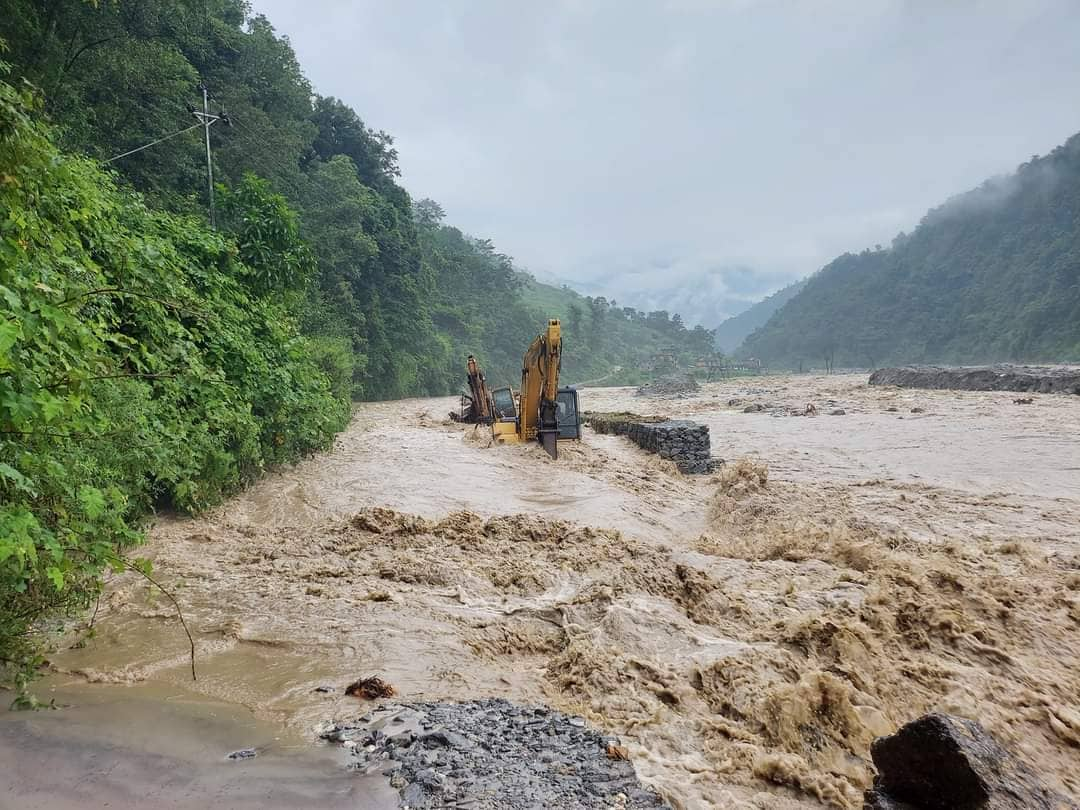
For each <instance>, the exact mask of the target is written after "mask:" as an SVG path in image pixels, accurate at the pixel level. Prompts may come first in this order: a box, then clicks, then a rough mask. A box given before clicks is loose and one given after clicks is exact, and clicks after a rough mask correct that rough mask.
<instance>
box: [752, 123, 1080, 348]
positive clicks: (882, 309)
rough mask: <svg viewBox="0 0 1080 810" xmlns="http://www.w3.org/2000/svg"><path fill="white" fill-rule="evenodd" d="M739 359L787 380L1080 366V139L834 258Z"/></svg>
mask: <svg viewBox="0 0 1080 810" xmlns="http://www.w3.org/2000/svg"><path fill="white" fill-rule="evenodd" d="M739 352H740V353H741V354H745V355H747V356H752V357H757V358H760V359H761V360H763V361H764V362H765V363H766V364H768V365H769V366H771V367H774V368H788V369H799V368H810V367H816V368H823V367H825V368H829V367H835V368H843V367H848V368H873V367H877V366H882V365H892V364H902V363H954V364H955V363H960V364H972V363H991V362H1002V361H1017V362H1051V363H1067V362H1078V361H1080V135H1074V136H1073V137H1071V138H1069V139H1068V141H1066V142H1065V143H1064V144H1063V145H1061V146H1059V147H1057V148H1056V149H1054V150H1053V151H1052V152H1050V153H1049V154H1048V155H1045V156H1043V157H1033V158H1032V159H1031V160H1029V161H1028V162H1026V163H1024V164H1022V165H1021V166H1020V167H1019V168H1018V169H1017V170H1016V172H1015V173H1014V174H1011V175H1009V176H1006V177H998V178H994V179H992V180H988V181H986V182H985V183H983V184H982V185H981V186H980V187H979V188H976V189H974V190H972V191H969V192H967V193H965V194H960V195H958V196H956V197H954V198H952V199H950V200H949V201H947V202H946V203H944V204H943V205H941V206H939V207H938V208H935V209H933V210H931V211H929V212H928V213H927V214H926V216H924V217H923V219H922V221H921V222H920V223H919V225H918V227H916V228H915V229H914V230H913V231H912V232H911V233H910V234H904V233H901V234H900V235H898V236H897V237H896V238H895V239H894V240H893V242H892V244H891V245H890V246H889V247H880V246H878V247H876V248H875V249H873V250H865V251H863V252H862V253H859V254H851V253H848V254H844V255H843V256H840V257H839V258H837V259H835V260H834V261H832V262H831V263H829V264H828V265H826V266H825V267H824V268H822V269H821V270H819V271H818V272H817V273H815V274H814V275H813V276H811V277H810V278H809V279H808V280H807V282H806V284H805V286H804V287H803V288H802V289H801V290H800V291H799V292H798V294H796V295H795V296H794V297H793V298H791V300H789V301H788V302H787V303H786V304H784V306H783V307H782V308H780V309H779V310H778V311H777V312H776V313H775V314H774V315H773V316H772V317H771V318H770V319H769V320H768V322H767V323H765V324H764V325H763V326H761V327H760V328H759V329H757V330H756V331H755V332H753V333H752V334H751V335H750V336H749V337H748V338H747V339H746V341H745V342H744V343H743V345H742V347H741V348H740V349H739Z"/></svg>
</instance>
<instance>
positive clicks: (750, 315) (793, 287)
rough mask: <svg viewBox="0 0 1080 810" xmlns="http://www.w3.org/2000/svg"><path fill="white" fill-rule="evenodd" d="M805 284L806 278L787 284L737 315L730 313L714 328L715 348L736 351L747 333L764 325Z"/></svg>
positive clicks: (728, 352) (729, 352)
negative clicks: (730, 314) (729, 315)
mask: <svg viewBox="0 0 1080 810" xmlns="http://www.w3.org/2000/svg"><path fill="white" fill-rule="evenodd" d="M805 286H806V279H802V280H800V281H796V282H794V283H793V284H788V285H787V286H786V287H784V288H783V289H780V290H777V291H776V292H774V293H773V294H772V295H770V296H767V297H766V298H763V299H762V300H761V301H758V302H757V303H756V304H753V305H752V306H750V307H749V308H748V309H746V310H744V311H742V312H740V313H739V314H738V315H732V316H731V317H730V318H728V319H727V320H725V321H723V322H721V324H720V325H719V326H717V327H716V329H715V334H716V348H717V349H719V350H720V351H722V352H723V353H724V354H731V353H732V352H734V351H736V350H737V349H738V348H739V346H740V345H742V342H743V341H744V340H745V339H746V337H747V335H749V334H750V333H751V332H753V331H754V330H755V329H759V328H760V327H762V326H764V325H765V324H766V323H767V322H768V320H769V318H771V317H772V316H773V313H775V312H776V311H777V310H778V309H780V307H782V306H784V304H786V303H787V302H788V301H790V300H791V299H792V298H794V297H795V296H796V295H797V294H798V293H799V292H801V291H802V288H803V287H805Z"/></svg>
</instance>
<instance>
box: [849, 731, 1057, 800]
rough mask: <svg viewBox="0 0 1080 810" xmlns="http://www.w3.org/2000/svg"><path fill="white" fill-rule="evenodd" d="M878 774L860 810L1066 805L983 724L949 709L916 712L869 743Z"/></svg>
mask: <svg viewBox="0 0 1080 810" xmlns="http://www.w3.org/2000/svg"><path fill="white" fill-rule="evenodd" d="M870 755H871V756H872V757H873V760H874V765H875V766H876V768H877V770H878V775H877V776H876V777H875V778H874V787H873V789H872V790H869V791H867V792H866V797H865V804H864V805H863V808H864V810H1066V808H1072V810H1076V809H1077V805H1076V804H1075V803H1073V802H1071V801H1069V800H1068V799H1066V798H1065V797H1064V796H1061V795H1060V794H1058V793H1055V792H1054V791H1052V790H1050V789H1049V788H1048V787H1046V785H1044V784H1043V783H1042V782H1041V781H1040V780H1039V778H1038V777H1037V776H1036V775H1035V773H1034V772H1033V771H1032V770H1031V769H1030V768H1029V767H1028V766H1027V765H1025V764H1024V763H1023V762H1021V761H1020V760H1018V759H1017V758H1016V757H1014V756H1013V755H1012V754H1010V753H1009V752H1008V751H1006V750H1005V749H1004V748H1002V747H1001V746H1000V745H998V744H997V742H996V741H995V740H994V738H993V737H991V736H990V735H989V734H988V733H987V732H986V731H985V730H984V729H983V727H982V726H980V725H979V724H978V723H975V722H973V721H971V720H964V719H962V718H959V717H953V716H951V715H947V714H928V715H926V716H925V717H920V718H919V719H918V720H915V721H913V722H911V723H908V724H907V725H906V726H904V727H903V728H901V729H900V730H899V731H897V732H896V733H895V734H893V735H891V736H888V737H879V738H878V739H876V740H874V742H873V744H872V745H871V746H870Z"/></svg>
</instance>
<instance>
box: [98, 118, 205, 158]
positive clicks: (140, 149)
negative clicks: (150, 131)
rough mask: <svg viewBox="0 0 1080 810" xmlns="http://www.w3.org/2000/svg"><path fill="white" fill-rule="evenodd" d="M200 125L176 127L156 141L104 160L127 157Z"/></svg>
mask: <svg viewBox="0 0 1080 810" xmlns="http://www.w3.org/2000/svg"><path fill="white" fill-rule="evenodd" d="M201 126H202V124H201V123H199V124H192V125H191V126H190V127H184V129H178V130H177V131H176V132H172V133H170V134H168V135H165V136H164V137H161V138H158V139H157V140H156V141H150V143H146V144H143V145H142V146H138V147H136V148H134V149H129V150H128V151H126V152H121V153H120V154H119V155H114V156H113V157H111V158H109V159H108V160H106V161H105V163H106V164H108V163H112V162H113V161H114V160H119V159H120V158H122V157H127V156H128V155H134V154H135V153H136V152H141V151H142V150H143V149H149V148H150V147H151V146H157V145H158V144H159V143H162V142H163V141H167V140H169V139H170V138H175V137H176V136H177V135H183V134H184V133H185V132H191V130H193V129H196V128H197V127H201Z"/></svg>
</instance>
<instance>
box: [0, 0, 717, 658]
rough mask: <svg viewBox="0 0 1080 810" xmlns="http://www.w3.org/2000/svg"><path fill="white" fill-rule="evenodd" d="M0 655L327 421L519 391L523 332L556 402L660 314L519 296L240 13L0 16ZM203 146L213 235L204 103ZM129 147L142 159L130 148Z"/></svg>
mask: <svg viewBox="0 0 1080 810" xmlns="http://www.w3.org/2000/svg"><path fill="white" fill-rule="evenodd" d="M0 49H6V53H5V59H6V60H8V61H9V62H10V69H8V68H7V67H5V68H4V71H5V73H6V78H7V83H2V84H0V228H2V230H0V239H2V242H0V251H2V252H0V658H2V659H4V661H6V662H25V661H27V660H29V658H30V657H31V656H32V651H33V649H34V647H33V643H32V641H33V638H32V636H33V631H34V629H35V628H36V627H37V626H38V624H39V622H40V620H41V617H43V616H47V615H50V614H51V613H54V612H56V611H61V612H62V611H64V610H72V611H75V610H78V609H80V608H82V607H83V606H85V605H86V604H87V603H88V601H89V600H91V599H92V598H93V596H94V594H95V593H96V589H97V588H98V583H99V575H100V573H101V571H102V569H103V567H104V566H106V565H109V564H112V565H120V564H122V563H121V559H122V557H123V555H124V553H125V551H126V550H127V549H129V548H130V547H131V546H132V545H133V544H135V543H136V542H137V541H138V539H139V533H138V531H137V529H138V526H139V521H140V519H141V518H142V517H143V516H145V515H146V514H148V513H149V512H150V511H151V510H152V509H154V508H160V507H169V508H178V509H181V510H188V511H193V510H198V509H201V508H204V507H206V506H208V505H210V504H213V503H215V502H217V501H218V500H220V499H221V498H222V497H223V496H225V495H226V494H227V493H229V492H231V491H234V490H235V489H236V488H238V487H240V486H242V485H243V484H245V483H246V482H248V481H250V480H251V479H252V478H254V477H255V476H257V475H258V474H259V473H260V472H261V471H262V470H263V469H265V468H266V466H267V465H271V464H276V463H281V462H286V461H289V460H292V459H295V458H297V457H298V456H300V455H301V454H303V453H306V452H309V451H312V450H314V449H317V448H320V447H324V446H326V445H327V444H328V442H329V441H330V439H331V437H332V436H333V434H334V432H335V431H337V430H339V429H340V428H341V427H342V426H343V425H344V423H345V421H346V419H347V416H348V410H349V400H350V399H376V398H393V397H403V396H415V395H425V394H445V393H450V392H452V391H456V390H458V389H459V388H460V385H461V381H462V380H463V377H464V358H465V356H466V355H467V354H470V353H473V354H476V355H477V356H479V357H480V358H481V362H482V364H483V365H484V367H485V369H487V370H488V373H489V376H490V377H491V378H492V380H499V381H500V382H503V381H511V382H516V380H517V379H518V374H519V371H520V362H521V356H522V354H523V352H524V351H525V348H526V346H527V345H528V343H529V341H530V340H531V339H532V338H533V337H534V336H535V335H536V334H537V333H538V332H539V330H540V328H541V327H542V326H543V324H544V322H545V319H546V318H547V317H550V316H553V315H554V316H559V317H562V318H563V319H564V320H565V321H566V330H565V333H566V336H567V354H566V357H567V361H566V366H565V369H566V374H567V381H568V382H569V381H574V380H577V381H585V380H586V379H597V378H608V379H610V380H612V381H614V380H615V379H616V377H612V375H611V373H610V372H611V371H612V370H613V369H619V371H618V373H617V376H619V375H621V377H620V378H627V376H628V375H629V376H630V377H632V376H633V375H635V374H640V371H639V368H640V367H641V366H643V365H644V364H645V362H646V361H647V360H648V357H649V355H650V354H651V353H652V352H654V351H656V350H657V349H659V348H662V347H663V348H666V347H673V348H674V350H675V351H676V352H677V353H678V354H679V355H681V356H683V357H684V358H689V357H692V356H693V355H695V354H700V353H707V352H709V351H710V349H711V335H710V333H708V332H706V331H705V330H702V329H697V330H686V329H685V328H684V327H683V326H682V324H681V322H680V321H679V320H678V316H675V317H669V316H668V314H667V313H649V314H645V313H637V312H634V311H632V310H624V309H619V308H618V307H617V306H616V305H615V304H614V302H607V301H605V300H604V299H587V298H582V297H580V296H577V295H576V294H574V293H572V292H570V291H569V290H559V289H556V288H553V287H548V286H545V285H541V284H538V283H536V282H535V280H533V279H532V278H531V277H529V276H528V275H526V274H524V273H522V272H521V271H520V270H519V269H517V268H515V267H514V265H513V262H512V261H511V260H510V258H509V257H507V256H505V255H503V254H501V253H499V252H498V251H496V249H495V248H494V247H493V246H492V245H491V243H490V242H488V241H485V240H481V239H475V238H472V237H469V236H467V235H465V234H463V233H462V232H461V231H459V230H457V229H456V228H453V227H451V226H449V225H447V224H445V223H444V222H443V219H444V217H443V213H442V211H441V209H440V208H439V206H438V205H437V204H436V203H434V202H432V201H429V200H424V201H420V202H416V203H414V201H413V200H412V199H410V197H409V195H408V193H407V192H406V191H405V190H404V189H403V188H402V187H401V186H400V185H399V184H398V182H397V178H398V176H399V172H398V166H397V153H396V151H395V150H394V147H393V140H392V139H391V137H390V136H389V135H387V134H386V133H384V132H379V131H376V130H372V129H371V128H369V127H368V126H367V125H366V124H365V123H364V122H363V121H362V120H361V118H360V117H359V116H358V115H357V114H356V112H354V111H353V110H352V109H350V108H349V107H348V106H347V105H345V104H343V103H341V102H340V101H338V100H336V99H333V98H325V97H320V96H318V95H316V94H315V93H314V92H313V89H312V87H311V86H310V84H309V83H308V82H307V80H306V79H305V77H304V75H303V73H302V72H301V70H300V66H299V65H298V63H297V61H296V58H295V55H294V54H293V51H292V49H291V47H290V45H289V43H288V41H287V40H285V39H283V38H280V37H278V36H277V35H276V34H275V32H274V31H273V29H272V27H271V26H270V24H269V22H268V21H267V20H266V19H265V18H263V17H261V16H252V14H251V9H250V7H249V5H248V4H247V3H246V2H244V1H243V0H139V1H138V2H136V0H108V1H107V2H106V0H10V2H8V3H6V4H5V11H4V14H3V15H0ZM200 83H202V84H204V85H205V86H206V87H208V88H209V91H210V94H211V97H212V101H211V107H212V109H213V111H214V112H216V113H224V112H227V121H226V120H225V119H224V118H223V119H222V120H220V121H218V122H217V123H215V124H214V125H213V127H212V130H211V131H212V141H213V171H214V177H215V179H216V180H217V182H218V185H217V186H216V193H215V196H216V201H217V214H218V216H217V224H218V229H217V230H214V229H212V228H210V227H209V223H208V219H207V213H206V212H207V209H208V202H209V193H208V189H207V183H206V165H205V150H204V145H203V141H202V130H201V128H199V127H197V126H194V127H193V125H195V123H196V122H195V120H194V119H193V117H192V115H191V108H192V107H193V106H194V107H201V103H202V91H201V89H200V88H199V84H200ZM142 147H146V148H142Z"/></svg>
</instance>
